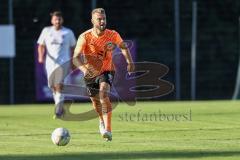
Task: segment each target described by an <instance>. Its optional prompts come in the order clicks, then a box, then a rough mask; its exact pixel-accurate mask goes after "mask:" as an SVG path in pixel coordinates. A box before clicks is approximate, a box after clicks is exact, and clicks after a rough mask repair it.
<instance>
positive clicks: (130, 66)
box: [119, 42, 135, 72]
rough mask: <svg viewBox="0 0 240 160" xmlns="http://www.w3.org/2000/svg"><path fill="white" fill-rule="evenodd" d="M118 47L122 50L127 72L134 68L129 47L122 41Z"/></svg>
mask: <svg viewBox="0 0 240 160" xmlns="http://www.w3.org/2000/svg"><path fill="white" fill-rule="evenodd" d="M119 48H120V49H121V51H122V54H123V56H124V58H125V60H126V62H127V71H128V72H133V71H134V69H135V66H134V63H133V60H132V56H131V54H130V50H129V48H128V47H127V46H126V44H125V43H124V42H122V43H121V44H120V45H119Z"/></svg>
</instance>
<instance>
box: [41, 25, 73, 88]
mask: <svg viewBox="0 0 240 160" xmlns="http://www.w3.org/2000/svg"><path fill="white" fill-rule="evenodd" d="M37 43H38V44H40V45H44V46H45V47H46V61H45V69H46V73H47V78H48V85H49V86H50V87H51V86H54V84H59V83H62V82H63V81H64V78H65V75H66V74H67V73H68V71H69V69H70V63H71V62H70V59H71V47H74V46H75V44H76V39H75V36H74V34H73V32H72V31H71V30H70V29H68V28H65V27H62V28H61V29H60V30H55V28H54V27H53V26H50V27H45V28H44V29H43V30H42V33H41V35H40V37H39V39H38V42H37ZM66 62H68V63H66Z"/></svg>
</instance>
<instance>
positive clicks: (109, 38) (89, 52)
mask: <svg viewBox="0 0 240 160" xmlns="http://www.w3.org/2000/svg"><path fill="white" fill-rule="evenodd" d="M80 41H82V42H83V43H82V49H81V53H82V54H83V55H84V57H85V62H84V63H86V64H91V65H92V66H94V67H95V68H97V69H98V70H99V71H100V73H102V72H104V71H113V70H114V64H113V62H112V52H113V50H114V48H115V46H119V45H120V44H121V43H122V42H123V40H122V38H121V37H120V35H119V34H118V33H117V32H116V31H114V30H109V29H106V30H105V31H104V33H103V35H101V36H97V35H95V34H94V33H93V31H92V29H90V30H87V31H86V32H84V33H82V34H81V35H80V36H79V38H78V42H80ZM76 50H78V43H77V46H76ZM99 64H100V65H99Z"/></svg>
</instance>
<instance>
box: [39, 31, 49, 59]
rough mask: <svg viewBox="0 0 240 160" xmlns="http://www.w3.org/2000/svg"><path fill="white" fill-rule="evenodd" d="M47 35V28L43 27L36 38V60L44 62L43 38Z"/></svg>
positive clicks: (44, 48) (44, 47)
mask: <svg viewBox="0 0 240 160" xmlns="http://www.w3.org/2000/svg"><path fill="white" fill-rule="evenodd" d="M46 35H47V28H44V29H43V30H42V32H41V34H40V36H39V38H38V41H37V43H38V62H39V63H43V62H44V54H45V51H46V46H45V39H46Z"/></svg>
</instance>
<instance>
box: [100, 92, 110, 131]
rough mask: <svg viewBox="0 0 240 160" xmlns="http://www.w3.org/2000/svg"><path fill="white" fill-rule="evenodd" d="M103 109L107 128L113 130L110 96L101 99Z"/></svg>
mask: <svg viewBox="0 0 240 160" xmlns="http://www.w3.org/2000/svg"><path fill="white" fill-rule="evenodd" d="M101 104H102V109H103V118H104V123H105V128H106V130H107V131H109V132H111V131H112V125H111V121H112V104H111V102H110V100H109V98H108V97H105V98H103V99H101Z"/></svg>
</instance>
